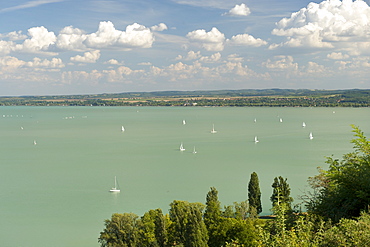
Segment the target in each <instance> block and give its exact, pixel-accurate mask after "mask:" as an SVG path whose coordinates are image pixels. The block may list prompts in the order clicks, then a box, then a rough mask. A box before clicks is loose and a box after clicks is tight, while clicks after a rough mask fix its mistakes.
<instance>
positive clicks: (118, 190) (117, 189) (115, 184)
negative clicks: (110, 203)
mask: <svg viewBox="0 0 370 247" xmlns="http://www.w3.org/2000/svg"><path fill="white" fill-rule="evenodd" d="M109 192H121V190H120V189H119V188H118V186H117V177H116V176H114V187H113V188H112V189H110V190H109Z"/></svg>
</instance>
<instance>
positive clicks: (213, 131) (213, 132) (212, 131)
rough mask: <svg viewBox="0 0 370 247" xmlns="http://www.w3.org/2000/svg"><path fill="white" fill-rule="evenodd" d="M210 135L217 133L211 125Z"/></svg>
mask: <svg viewBox="0 0 370 247" xmlns="http://www.w3.org/2000/svg"><path fill="white" fill-rule="evenodd" d="M211 133H212V134H215V133H217V131H216V130H215V125H213V127H212V130H211Z"/></svg>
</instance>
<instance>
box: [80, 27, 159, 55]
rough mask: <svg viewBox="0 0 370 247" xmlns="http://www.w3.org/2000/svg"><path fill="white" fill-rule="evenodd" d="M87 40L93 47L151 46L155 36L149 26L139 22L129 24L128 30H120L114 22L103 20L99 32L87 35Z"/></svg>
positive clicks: (89, 45)
mask: <svg viewBox="0 0 370 247" xmlns="http://www.w3.org/2000/svg"><path fill="white" fill-rule="evenodd" d="M85 42H86V45H87V46H88V47H91V48H105V47H121V48H128V49H130V48H134V47H141V48H150V47H151V46H152V44H153V42H154V36H153V33H152V32H151V31H150V29H149V28H146V27H145V26H142V25H140V24H137V23H134V24H132V25H129V26H127V27H126V31H120V30H117V29H115V27H114V25H113V23H112V22H110V21H106V22H105V21H103V22H100V24H99V28H98V31H97V32H95V33H92V34H90V35H87V37H86V41H85Z"/></svg>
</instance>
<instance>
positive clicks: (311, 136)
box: [309, 132, 313, 140]
mask: <svg viewBox="0 0 370 247" xmlns="http://www.w3.org/2000/svg"><path fill="white" fill-rule="evenodd" d="M309 138H310V140H312V139H313V135H312V132H310V135H309Z"/></svg>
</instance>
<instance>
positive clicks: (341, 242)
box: [321, 213, 370, 247]
mask: <svg viewBox="0 0 370 247" xmlns="http://www.w3.org/2000/svg"><path fill="white" fill-rule="evenodd" d="M321 246H343V247H344V246H354V247H355V246H356V247H357V246H370V215H369V214H368V213H362V214H361V216H360V217H359V218H358V219H357V220H352V219H341V220H340V221H339V224H337V225H336V226H334V227H332V228H330V229H329V230H328V231H326V232H325V234H324V235H323V240H322V242H321Z"/></svg>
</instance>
